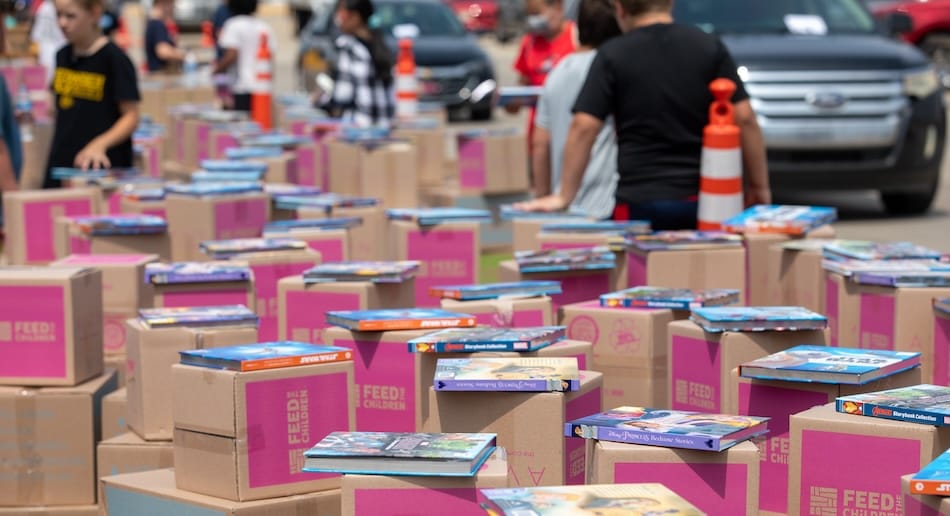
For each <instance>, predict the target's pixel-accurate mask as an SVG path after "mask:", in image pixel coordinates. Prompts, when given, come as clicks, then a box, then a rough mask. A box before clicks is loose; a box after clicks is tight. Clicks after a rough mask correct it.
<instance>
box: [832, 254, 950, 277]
mask: <svg viewBox="0 0 950 516" xmlns="http://www.w3.org/2000/svg"><path fill="white" fill-rule="evenodd" d="M821 267H822V268H823V269H825V270H826V271H829V272H834V273H835V274H840V275H842V276H846V277H851V276H852V275H853V274H855V273H858V272H930V271H943V270H946V271H950V264H945V263H940V262H938V261H937V260H933V259H929V258H925V259H897V260H854V259H841V260H829V259H827V258H826V259H823V260H822V261H821Z"/></svg>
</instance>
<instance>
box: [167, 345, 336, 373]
mask: <svg viewBox="0 0 950 516" xmlns="http://www.w3.org/2000/svg"><path fill="white" fill-rule="evenodd" d="M178 354H179V355H180V363H182V364H184V365H192V366H198V367H208V368H213V369H228V370H231V371H240V372H248V371H262V370H265V369H280V368H284V367H295V366H302V365H314V364H326V363H330V362H343V361H345V360H352V359H353V351H352V350H351V349H350V348H343V347H339V346H318V345H314V344H307V343H304V342H293V341H281V342H264V343H260V344H243V345H240V346H227V347H222V348H209V349H189V350H185V351H179V352H178Z"/></svg>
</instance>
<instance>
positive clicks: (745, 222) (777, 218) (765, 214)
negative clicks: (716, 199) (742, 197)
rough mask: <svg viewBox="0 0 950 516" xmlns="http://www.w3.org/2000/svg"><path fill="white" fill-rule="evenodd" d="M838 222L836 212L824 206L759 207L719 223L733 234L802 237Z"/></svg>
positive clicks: (753, 207)
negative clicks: (768, 234) (775, 234)
mask: <svg viewBox="0 0 950 516" xmlns="http://www.w3.org/2000/svg"><path fill="white" fill-rule="evenodd" d="M837 219H838V210H836V209H835V208H830V207H827V206H779V205H774V204H770V205H766V204H760V205H758V206H752V207H750V208H748V209H746V210H745V211H743V212H742V213H740V214H738V215H736V216H735V217H732V218H730V219H727V220H726V221H725V222H723V223H722V227H723V229H724V230H726V231H731V232H733V233H780V234H786V235H796V236H798V235H804V234H805V233H807V232H809V231H811V230H813V229H815V228H818V227H820V226H824V225H825V224H831V223H832V222H834V221H835V220H837Z"/></svg>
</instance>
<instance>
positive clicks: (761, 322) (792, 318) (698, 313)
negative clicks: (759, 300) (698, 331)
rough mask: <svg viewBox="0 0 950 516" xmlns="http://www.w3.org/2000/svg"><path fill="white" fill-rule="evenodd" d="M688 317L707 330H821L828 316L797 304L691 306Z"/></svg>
mask: <svg viewBox="0 0 950 516" xmlns="http://www.w3.org/2000/svg"><path fill="white" fill-rule="evenodd" d="M689 319H690V320H691V321H693V322H694V323H696V324H698V325H700V326H702V327H703V329H704V330H706V331H707V332H709V333H721V332H724V331H782V330H787V331H795V330H823V329H825V328H826V327H828V318H827V317H825V316H824V315H821V314H817V313H815V312H812V311H811V310H808V309H806V308H802V307H800V306H749V307H745V306H713V307H708V308H694V309H693V310H692V314H691V315H690V317H689Z"/></svg>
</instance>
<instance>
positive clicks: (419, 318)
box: [326, 308, 475, 331]
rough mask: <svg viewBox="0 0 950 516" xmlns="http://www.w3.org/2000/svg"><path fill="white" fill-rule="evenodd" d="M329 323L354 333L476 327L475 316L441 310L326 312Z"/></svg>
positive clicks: (407, 309)
mask: <svg viewBox="0 0 950 516" xmlns="http://www.w3.org/2000/svg"><path fill="white" fill-rule="evenodd" d="M326 317H327V324H330V325H333V326H340V327H342V328H346V329H348V330H353V331H399V330H437V329H442V328H464V327H468V328H470V327H473V326H475V317H474V316H471V315H468V314H460V313H457V312H449V311H448V310H440V309H438V308H406V309H398V308H397V309H386V310H342V311H332V312H327V313H326Z"/></svg>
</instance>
